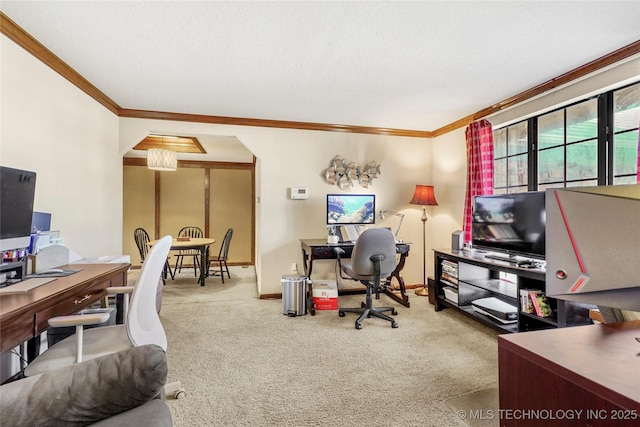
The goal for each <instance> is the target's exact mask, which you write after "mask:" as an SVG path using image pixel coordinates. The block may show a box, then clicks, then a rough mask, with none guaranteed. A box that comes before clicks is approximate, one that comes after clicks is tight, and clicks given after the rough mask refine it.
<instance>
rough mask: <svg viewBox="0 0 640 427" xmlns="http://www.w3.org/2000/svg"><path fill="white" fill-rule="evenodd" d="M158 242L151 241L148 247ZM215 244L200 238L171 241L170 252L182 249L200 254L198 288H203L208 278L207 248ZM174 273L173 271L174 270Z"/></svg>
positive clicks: (212, 241) (213, 241)
mask: <svg viewBox="0 0 640 427" xmlns="http://www.w3.org/2000/svg"><path fill="white" fill-rule="evenodd" d="M157 241H158V240H152V241H151V242H149V246H153V245H154V244H156V242H157ZM215 242H216V239H210V238H208V237H200V238H196V237H194V238H189V240H178V239H177V238H176V239H173V240H172V241H171V250H172V251H179V250H184V249H196V250H198V251H199V253H200V274H199V275H198V283H200V286H204V281H205V279H206V277H207V276H208V274H207V272H208V268H207V266H208V265H209V264H208V263H207V259H208V258H209V246H211V245H213V244H214V243H215ZM174 271H175V270H174Z"/></svg>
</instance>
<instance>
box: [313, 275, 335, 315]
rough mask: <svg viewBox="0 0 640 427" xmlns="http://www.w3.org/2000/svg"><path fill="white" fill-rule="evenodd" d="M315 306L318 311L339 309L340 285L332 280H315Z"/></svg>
mask: <svg viewBox="0 0 640 427" xmlns="http://www.w3.org/2000/svg"><path fill="white" fill-rule="evenodd" d="M312 288H313V293H312V296H313V305H314V307H315V309H316V310H337V309H338V285H337V284H336V282H335V281H332V280H314V281H313V284H312Z"/></svg>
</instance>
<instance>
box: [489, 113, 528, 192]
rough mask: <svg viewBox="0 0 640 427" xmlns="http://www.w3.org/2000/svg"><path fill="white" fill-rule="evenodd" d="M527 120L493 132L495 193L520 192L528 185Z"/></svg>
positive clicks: (525, 189)
mask: <svg viewBox="0 0 640 427" xmlns="http://www.w3.org/2000/svg"><path fill="white" fill-rule="evenodd" d="M528 147H529V138H528V122H526V121H524V122H520V123H516V124H515V125H512V126H509V127H505V128H502V129H498V130H496V131H495V132H493V158H494V160H493V187H494V193H495V194H504V193H520V192H523V191H527V186H528V182H529V179H528V174H529V164H528V161H527V160H528V155H529V152H528Z"/></svg>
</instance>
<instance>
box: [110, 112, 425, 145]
mask: <svg viewBox="0 0 640 427" xmlns="http://www.w3.org/2000/svg"><path fill="white" fill-rule="evenodd" d="M119 116H120V117H128V118H135V119H152V120H173V121H180V122H197V123H210V124H218V125H234V126H256V127H267V128H280V129H300V130H319V131H325V132H347V133H365V134H371V135H391V136H409V137H416V138H431V137H432V136H433V134H432V132H429V131H422V130H409V129H390V128H376V127H367V126H352V125H335V124H326V123H310V122H294V121H285V120H269V119H250V118H241V117H225V116H208V115H200V114H184V113H169V112H163V111H147V110H130V109H121V110H120V113H119Z"/></svg>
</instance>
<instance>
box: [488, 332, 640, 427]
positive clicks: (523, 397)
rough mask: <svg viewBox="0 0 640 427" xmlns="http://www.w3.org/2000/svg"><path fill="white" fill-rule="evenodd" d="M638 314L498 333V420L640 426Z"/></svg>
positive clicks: (530, 423)
mask: <svg viewBox="0 0 640 427" xmlns="http://www.w3.org/2000/svg"><path fill="white" fill-rule="evenodd" d="M639 336H640V320H637V321H630V322H623V323H614V324H608V325H602V324H599V325H589V326H580V327H577V328H569V329H556V330H545V331H535V332H526V333H522V334H511V335H502V336H500V337H498V360H499V377H500V379H499V393H500V425H501V426H522V425H526V426H531V427H535V426H541V427H549V426H568V425H572V426H591V427H600V426H601V427H608V426H629V427H631V426H638V425H640V357H638V355H637V353H638V350H639V348H640V344H638V342H637V341H636V337H639Z"/></svg>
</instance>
